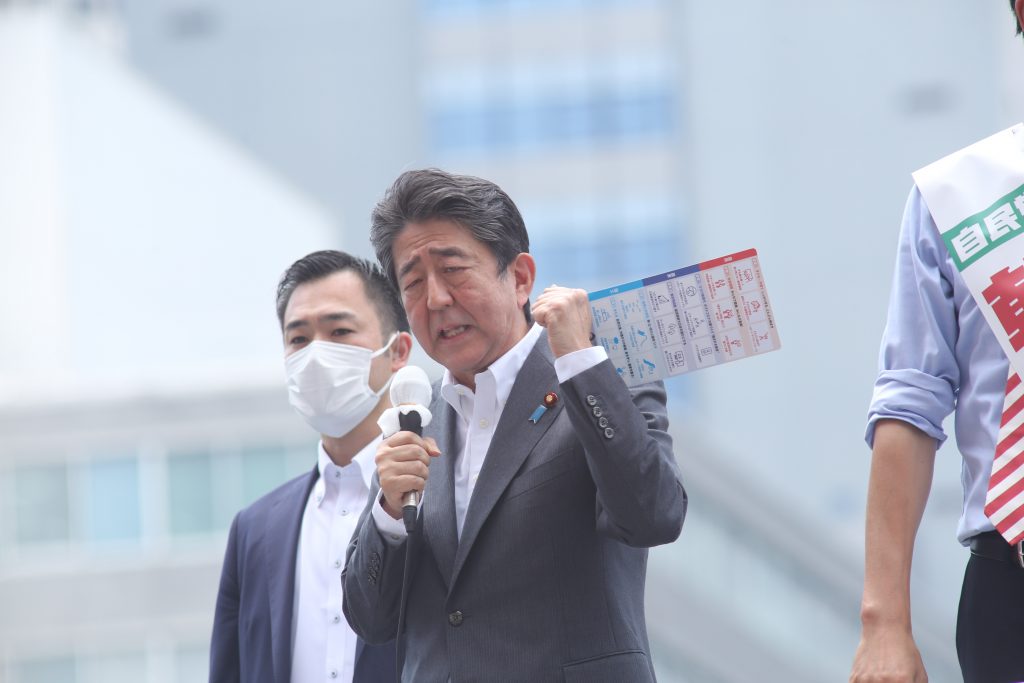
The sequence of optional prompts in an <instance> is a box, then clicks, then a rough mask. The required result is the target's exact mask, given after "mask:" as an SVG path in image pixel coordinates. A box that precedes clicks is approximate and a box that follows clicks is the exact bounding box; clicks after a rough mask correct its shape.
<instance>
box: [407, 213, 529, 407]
mask: <svg viewBox="0 0 1024 683" xmlns="http://www.w3.org/2000/svg"><path fill="white" fill-rule="evenodd" d="M391 253H392V255H393V256H394V263H395V273H396V274H397V276H398V288H399V290H400V291H401V293H402V302H403V303H404V304H405V311H406V313H407V314H408V316H409V324H410V326H411V327H412V332H413V335H415V337H416V340H417V341H418V342H419V343H420V345H421V346H422V347H423V349H424V350H425V351H426V352H427V354H428V355H429V356H430V357H431V358H433V359H434V360H436V361H437V362H438V363H440V364H441V365H443V366H444V367H446V368H447V369H448V370H449V372H451V373H452V375H453V376H454V377H455V379H456V380H458V381H459V382H460V383H462V384H465V385H466V386H469V387H473V386H474V384H473V381H474V380H473V377H474V375H475V374H476V373H478V372H481V371H483V370H485V369H486V368H487V367H488V366H489V365H490V364H491V363H493V362H494V361H495V360H497V359H498V358H500V357H501V356H502V355H504V354H505V352H506V351H508V350H509V349H510V348H512V347H513V346H514V345H515V343H516V342H517V341H519V340H520V339H521V338H522V337H523V335H524V334H526V331H527V323H526V319H525V318H524V316H523V311H522V309H523V306H524V305H525V303H526V301H527V300H528V299H529V297H530V289H531V288H532V287H533V277H534V265H533V259H532V257H531V256H530V255H529V254H519V256H518V257H516V259H515V260H514V261H513V262H512V263H510V264H509V266H508V268H507V269H506V270H505V271H504V272H503V273H502V274H501V275H500V276H499V274H498V263H497V260H496V259H495V257H494V255H493V254H492V253H491V251H490V250H489V249H488V248H487V246H486V245H484V244H483V243H482V242H478V241H477V240H476V239H475V238H474V237H473V235H472V234H471V233H470V232H469V231H468V230H466V229H465V228H463V227H462V226H460V225H458V224H457V223H453V222H451V221H447V220H431V221H426V222H423V223H408V224H406V226H405V228H404V229H403V230H402V232H400V233H399V234H398V237H397V238H396V239H395V242H394V244H393V245H392V247H391Z"/></svg>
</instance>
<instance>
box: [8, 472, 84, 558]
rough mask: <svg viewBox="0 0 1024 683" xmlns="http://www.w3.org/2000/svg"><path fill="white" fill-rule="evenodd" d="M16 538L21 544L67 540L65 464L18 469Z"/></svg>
mask: <svg viewBox="0 0 1024 683" xmlns="http://www.w3.org/2000/svg"><path fill="white" fill-rule="evenodd" d="M14 482H15V486H14V514H15V520H16V521H15V530H14V537H15V539H16V541H17V542H18V543H26V544H28V543H45V542H53V541H66V540H68V536H69V527H70V524H69V516H68V473H67V466H66V465H65V464H63V463H60V464H56V465H33V466H25V467H19V468H18V469H16V470H15V472H14Z"/></svg>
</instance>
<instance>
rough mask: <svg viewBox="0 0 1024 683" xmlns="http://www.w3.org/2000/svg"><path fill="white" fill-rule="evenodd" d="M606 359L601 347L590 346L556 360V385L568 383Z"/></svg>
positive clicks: (606, 355)
mask: <svg viewBox="0 0 1024 683" xmlns="http://www.w3.org/2000/svg"><path fill="white" fill-rule="evenodd" d="M607 358H608V352H607V351H605V350H604V347H603V346H591V347H589V348H586V349H580V350H579V351H573V352H572V353H567V354H565V355H564V356H561V357H559V358H556V359H555V374H556V375H558V383H559V384H562V383H563V382H568V381H569V380H571V379H572V378H573V377H575V376H576V375H578V374H580V373H581V372H584V371H586V370H589V369H590V368H592V367H594V366H595V365H597V364H598V363H601V362H603V361H605V360H607Z"/></svg>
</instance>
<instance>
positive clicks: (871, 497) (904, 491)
mask: <svg viewBox="0 0 1024 683" xmlns="http://www.w3.org/2000/svg"><path fill="white" fill-rule="evenodd" d="M934 466H935V440H934V439H933V438H932V437H930V436H928V435H927V434H925V433H924V432H922V431H920V430H918V429H917V428H916V427H913V426H911V425H910V424H908V423H905V422H902V421H899V420H883V421H881V422H879V423H878V425H877V426H876V428H875V440H874V450H873V453H872V458H871V479H870V482H869V484H868V507H867V524H866V532H865V565H864V598H863V601H862V604H861V620H862V621H863V623H864V626H865V628H868V627H871V626H874V625H876V624H877V625H881V624H887V625H890V626H898V627H902V628H906V629H907V630H909V629H910V565H911V558H912V556H913V551H914V538H915V536H916V535H917V528H918V526H919V525H920V523H921V515H922V514H923V513H924V508H925V503H926V502H927V501H928V492H929V490H930V488H931V483H932V472H933V470H934Z"/></svg>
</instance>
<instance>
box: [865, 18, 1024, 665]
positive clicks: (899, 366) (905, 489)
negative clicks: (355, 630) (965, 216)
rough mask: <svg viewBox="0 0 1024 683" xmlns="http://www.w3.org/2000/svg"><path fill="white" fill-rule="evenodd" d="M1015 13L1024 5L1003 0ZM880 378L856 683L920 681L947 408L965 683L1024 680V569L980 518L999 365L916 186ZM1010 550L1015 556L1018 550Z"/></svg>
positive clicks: (872, 428)
mask: <svg viewBox="0 0 1024 683" xmlns="http://www.w3.org/2000/svg"><path fill="white" fill-rule="evenodd" d="M1011 5H1014V8H1015V11H1016V13H1017V16H1018V21H1019V19H1020V17H1021V16H1022V14H1024V0H1016V3H1014V2H1013V0H1011ZM879 364H880V372H879V375H878V379H877V381H876V383H875V390H874V396H873V398H872V401H871V407H870V409H869V416H868V427H867V435H866V438H867V442H868V444H869V445H871V446H872V463H871V480H870V484H869V490H868V512H867V525H866V527H867V529H866V543H865V545H866V562H865V582H864V597H863V601H862V606H861V620H862V624H863V628H862V635H861V641H860V645H859V647H858V649H857V653H856V656H855V659H854V663H853V670H852V673H851V676H850V680H851V682H853V683H867V682H869V681H872V682H883V681H894V682H895V681H901V682H902V681H907V682H911V681H913V682H918V681H920V682H923V681H926V680H927V674H926V673H925V669H924V665H923V663H922V661H921V657H920V654H919V652H918V650H917V647H916V645H915V643H914V639H913V635H912V631H911V621H910V565H911V557H912V554H913V546H914V537H915V535H916V533H917V527H918V524H919V523H920V520H921V515H922V513H923V511H924V506H925V502H926V500H927V497H928V492H929V489H930V488H931V481H932V471H933V467H934V463H935V453H936V450H937V449H938V447H939V446H941V445H942V443H943V442H944V441H945V439H946V436H947V435H946V433H945V432H944V431H943V428H942V422H943V420H944V418H945V417H946V416H947V415H949V414H950V413H951V412H953V411H954V410H955V422H954V424H955V430H956V439H957V445H958V447H959V450H960V454H961V456H962V459H963V472H962V482H963V488H964V504H963V511H962V515H961V517H960V522H959V525H958V529H957V537H958V539H959V540H960V542H961V543H962V544H963V545H965V546H969V547H970V548H971V553H972V554H971V557H970V560H969V561H968V566H967V571H966V573H965V576H964V585H963V592H962V595H961V600H960V611H959V615H958V619H957V653H958V655H959V658H960V665H961V669H962V671H963V674H964V680H965V681H966V682H967V683H971V682H995V681H1020V680H1024V566H1020V563H1018V562H1016V561H1015V556H1014V547H1013V546H1010V545H1009V544H1008V543H1006V541H1005V540H1003V539H1002V537H1001V536H999V534H998V532H996V531H994V527H993V526H992V523H991V522H990V521H989V520H988V518H987V517H986V516H985V512H984V506H985V495H986V490H987V488H988V480H989V472H990V470H991V467H992V460H993V457H994V454H995V446H996V438H997V435H998V431H999V421H1000V417H1001V415H1002V409H1003V398H1004V392H1005V388H1006V377H1007V370H1008V361H1007V359H1006V356H1005V354H1004V353H1003V351H1002V349H1001V348H1000V346H999V343H998V342H997V341H996V338H995V335H994V334H993V333H992V330H991V328H990V327H989V326H988V324H987V322H986V321H985V319H984V317H983V315H982V312H981V310H980V309H979V308H978V306H977V304H976V303H975V301H974V299H973V298H972V296H971V293H970V291H969V290H968V288H967V285H966V284H965V283H964V281H963V279H962V278H961V276H960V274H959V272H958V271H957V270H956V268H955V267H954V266H953V263H952V261H951V259H950V257H949V254H948V252H947V250H946V246H945V244H944V243H943V241H942V239H941V238H940V237H939V232H938V229H937V228H936V226H935V222H934V220H933V219H932V216H931V214H930V213H929V211H928V207H927V205H926V204H925V202H924V200H923V198H922V197H921V194H920V192H919V191H918V189H917V188H916V187H915V188H914V189H913V190H912V191H911V193H910V198H909V199H908V201H907V206H906V211H905V213H904V217H903V225H902V228H901V232H900V238H899V248H898V251H897V256H896V272H895V276H894V279H893V288H892V296H891V300H890V305H889V316H888V321H887V324H886V328H885V333H884V335H883V339H882V347H881V353H880V360H879ZM1017 550H1019V548H1017Z"/></svg>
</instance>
